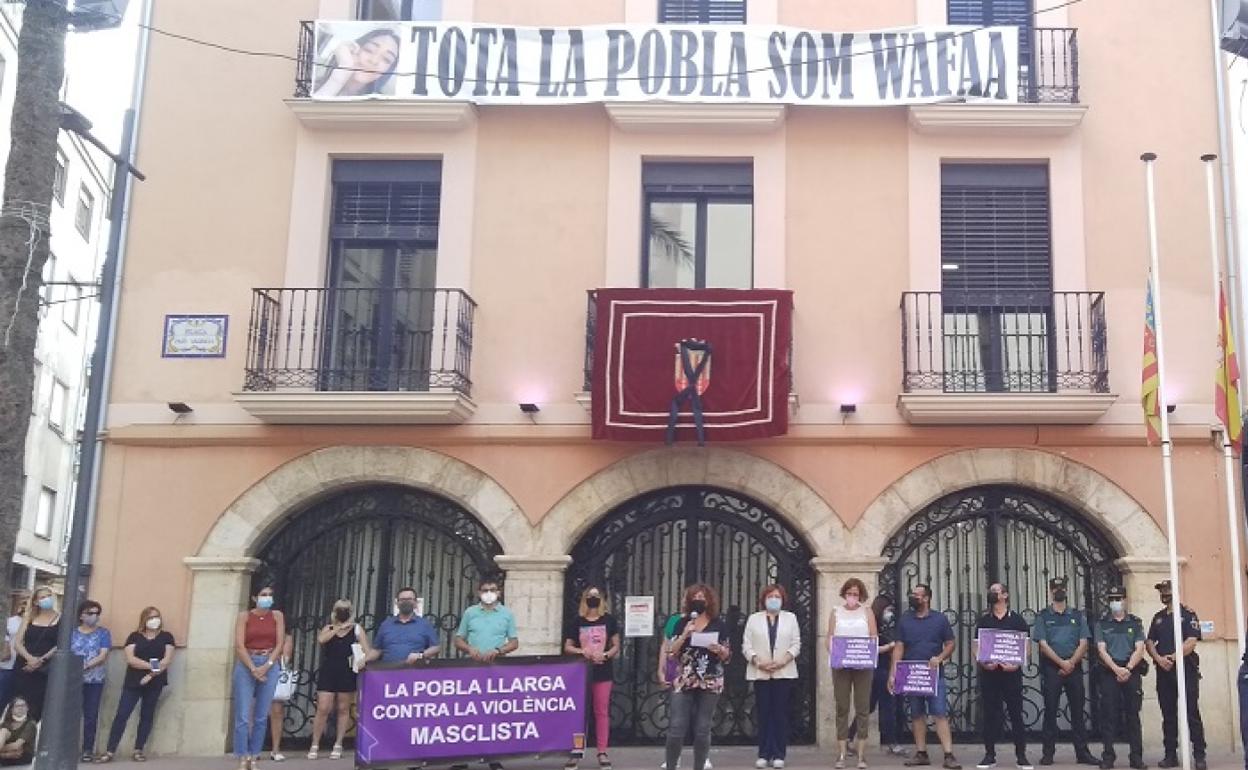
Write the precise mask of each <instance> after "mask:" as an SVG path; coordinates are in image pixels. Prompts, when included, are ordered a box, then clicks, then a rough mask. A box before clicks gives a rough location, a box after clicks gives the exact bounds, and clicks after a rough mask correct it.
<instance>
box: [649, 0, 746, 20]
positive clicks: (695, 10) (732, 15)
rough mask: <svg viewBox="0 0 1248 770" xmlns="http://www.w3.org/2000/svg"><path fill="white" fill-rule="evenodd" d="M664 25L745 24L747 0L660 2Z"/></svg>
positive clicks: (670, 0)
mask: <svg viewBox="0 0 1248 770" xmlns="http://www.w3.org/2000/svg"><path fill="white" fill-rule="evenodd" d="M659 22H660V23H662V24H744V23H745V0H659Z"/></svg>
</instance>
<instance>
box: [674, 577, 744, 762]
mask: <svg viewBox="0 0 1248 770" xmlns="http://www.w3.org/2000/svg"><path fill="white" fill-rule="evenodd" d="M681 615H682V616H683V617H682V618H681V620H680V621H679V622H678V623H677V624H676V629H675V631H676V635H675V636H674V637H672V639H671V641H670V642H668V648H667V653H668V656H669V657H671V658H675V659H676V660H677V661H679V669H678V671H677V673H676V681H675V682H674V683H673V685H672V688H673V692H672V700H671V703H670V705H669V711H668V713H669V716H670V721H669V724H668V728H667V763H666V766H667V767H676V763H677V762H679V761H680V750H681V744H683V743H684V737H685V733H686V732H687V731H688V727H689V724H690V722H692V723H693V766H694V767H695V768H699V769H700V768H703V767H705V766H706V760H707V756H708V755H709V754H710V753H711V720H712V717H714V715H715V704H716V702H718V701H719V694H720V693H721V692H723V691H724V663H725V662H726V661H727V660H728V658H729V657H731V656H732V650H731V648H729V646H728V627H727V626H726V625H724V622H723V621H722V620H720V618H719V595H718V594H716V593H715V589H713V588H711V587H710V586H708V585H705V584H703V583H695V584H693V585H691V586H689V587H688V588H686V589H685V596H684V600H683V601H682V602H681Z"/></svg>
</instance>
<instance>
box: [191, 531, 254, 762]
mask: <svg viewBox="0 0 1248 770" xmlns="http://www.w3.org/2000/svg"><path fill="white" fill-rule="evenodd" d="M182 563H183V564H185V565H186V566H187V567H189V568H190V570H191V575H192V578H191V612H190V627H189V628H188V629H187V633H186V650H185V652H183V655H184V656H185V666H186V683H185V685H184V687H183V693H182V702H183V710H182V727H183V729H182V731H181V737H180V741H179V746H178V754H180V755H182V756H219V755H220V754H221V753H222V752H223V751H225V750H226V747H227V743H228V740H229V736H230V676H231V673H232V672H233V670H234V621H235V617H236V616H237V615H238V613H239V611H240V610H241V609H242V608H243V607H244V606H245V604H244V603H245V602H246V599H247V591H248V588H249V586H250V583H251V574H252V573H253V572H254V571H255V569H256V567H257V566H259V564H260V560H259V559H252V558H247V557H227V556H188V557H186V558H184V559H183V560H182Z"/></svg>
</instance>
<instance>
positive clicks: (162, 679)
mask: <svg viewBox="0 0 1248 770" xmlns="http://www.w3.org/2000/svg"><path fill="white" fill-rule="evenodd" d="M163 626H164V619H163V618H162V617H161V615H160V610H158V609H156V608H155V607H144V608H143V611H142V612H140V613H139V627H138V629H136V630H135V631H134V632H133V633H131V634H130V636H128V637H126V646H125V655H126V680H125V683H124V684H123V685H122V688H121V700H120V701H119V702H118V703H117V715H116V716H115V717H113V726H112V729H110V730H109V731H108V746H107V751H105V752H104V753H103V754H101V755H100V758H99V760H97V761H99V762H111V761H112V760H113V755H114V754H116V753H117V747H118V746H119V745H121V736H122V733H124V732H125V731H126V723H127V722H129V721H130V715H131V714H132V713H134V707H135V706H136V705H139V731H138V733H137V734H136V735H135V738H134V754H133V756H132V758H133V759H134V761H135V762H143V761H145V760H146V759H147V756H146V755H145V754H144V753H143V747H144V746H146V745H147V738H148V736H149V735H151V734H152V723H153V722H155V720H156V702H157V701H159V700H160V694H161V692H162V691H163V690H164V689H165V685H167V684H169V664H170V663H172V662H173V646H174V643H173V634H171V633H169V632H168V631H165V630H164V628H163Z"/></svg>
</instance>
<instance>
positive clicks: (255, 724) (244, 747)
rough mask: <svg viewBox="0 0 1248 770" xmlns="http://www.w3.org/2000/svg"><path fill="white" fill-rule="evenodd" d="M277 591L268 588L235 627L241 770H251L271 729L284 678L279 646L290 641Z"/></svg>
mask: <svg viewBox="0 0 1248 770" xmlns="http://www.w3.org/2000/svg"><path fill="white" fill-rule="evenodd" d="M274 601H275V600H274V591H273V587H272V586H264V587H262V588H261V589H260V590H259V591H257V592H256V595H255V596H253V597H252V602H253V603H254V606H253V607H252V608H251V609H249V610H244V611H243V612H240V613H239V614H238V620H237V621H236V622H235V623H234V655H235V657H236V658H237V661H235V663H234V755H235V756H236V757H237V758H238V762H239V765H238V766H239V770H251V768H252V767H253V766H254V764H255V761H256V759H257V758H258V757H259V756H260V749H261V747H262V746H263V745H264V734H265V733H266V732H268V728H269V706H270V705H271V704H272V703H273V692H274V691H275V690H276V689H277V680H278V678H279V677H280V676H281V672H280V671H278V668H277V662H278V660H280V659H281V657H282V648H281V645H280V644H279V642H280V641H281V640H283V639H285V638H286V618H285V616H283V615H282V613H281V612H280V611H279V610H275V609H273V604H274Z"/></svg>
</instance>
